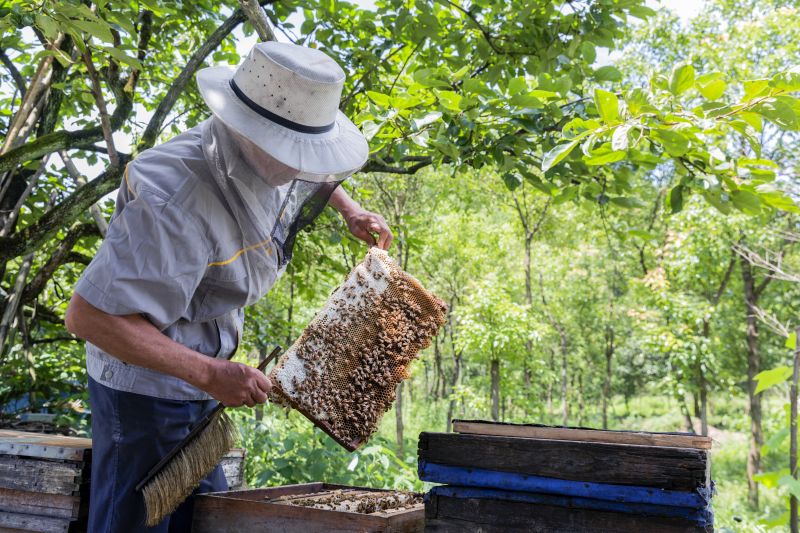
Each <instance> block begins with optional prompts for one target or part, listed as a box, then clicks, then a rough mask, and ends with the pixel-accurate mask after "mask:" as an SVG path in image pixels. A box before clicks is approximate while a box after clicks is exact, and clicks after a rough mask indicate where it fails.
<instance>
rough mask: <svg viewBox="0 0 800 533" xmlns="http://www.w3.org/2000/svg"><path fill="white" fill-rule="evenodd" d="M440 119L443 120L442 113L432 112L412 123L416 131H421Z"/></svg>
mask: <svg viewBox="0 0 800 533" xmlns="http://www.w3.org/2000/svg"><path fill="white" fill-rule="evenodd" d="M440 118H442V113H441V111H431V112H430V113H427V114H426V115H424V116H422V117H419V118H415V119H413V120H412V121H411V122H412V123H413V124H414V129H416V130H421V129H422V128H424V127H425V126H427V125H429V124H433V123H434V122H436V121H437V120H439V119H440Z"/></svg>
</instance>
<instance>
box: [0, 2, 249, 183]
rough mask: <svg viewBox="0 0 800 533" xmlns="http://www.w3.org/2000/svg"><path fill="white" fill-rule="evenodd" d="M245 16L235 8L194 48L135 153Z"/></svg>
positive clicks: (145, 145)
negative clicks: (210, 56)
mask: <svg viewBox="0 0 800 533" xmlns="http://www.w3.org/2000/svg"><path fill="white" fill-rule="evenodd" d="M245 18H246V17H245V14H244V11H243V10H242V9H241V8H240V9H237V10H236V11H234V12H233V14H232V15H231V16H230V17H228V18H227V19H226V20H225V22H223V23H222V25H221V26H220V27H218V28H217V29H216V30H214V33H212V34H211V36H210V37H209V38H208V39H206V41H205V42H204V43H203V44H201V45H200V47H199V48H198V49H197V50H195V52H194V54H192V57H190V58H189V61H188V62H187V63H186V66H185V67H183V70H182V71H181V73H180V74H178V77H177V78H175V81H173V82H172V86H170V88H169V90H168V91H167V94H166V96H164V99H163V100H161V102H160V103H159V104H158V107H157V108H156V111H155V113H153V117H152V118H151V119H150V122H149V123H148V124H147V128H145V130H144V133H143V134H142V138H141V141H140V142H139V145H138V146H137V147H136V152H137V153H138V152H142V151H143V150H146V149H147V148H150V147H151V146H153V145H154V144H155V143H156V140H157V138H158V133H159V132H160V131H161V124H163V122H164V120H165V119H166V118H167V115H168V114H169V112H170V111H171V110H172V107H173V106H174V105H175V102H177V101H178V98H179V97H180V95H181V94H182V93H183V90H184V89H185V88H186V85H187V84H188V83H189V82H190V81H191V80H192V77H193V76H194V73H195V72H196V71H197V69H198V68H200V65H202V64H203V61H205V59H206V57H208V55H209V54H210V53H211V52H213V51H214V49H216V48H217V47H218V46H219V45H220V43H222V41H223V40H224V39H225V38H226V37H227V36H228V34H230V33H231V32H232V31H233V30H234V28H236V27H237V26H238V25H239V24H241V23H242V22H244V21H245ZM0 170H2V168H0Z"/></svg>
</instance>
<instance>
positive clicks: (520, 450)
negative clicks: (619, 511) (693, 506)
mask: <svg viewBox="0 0 800 533" xmlns="http://www.w3.org/2000/svg"><path fill="white" fill-rule="evenodd" d="M419 458H420V460H422V461H427V462H430V463H437V464H442V465H451V466H460V467H467V468H469V467H471V468H482V469H487V470H496V471H500V472H515V473H519V474H528V475H534V476H544V477H552V478H556V479H566V480H572V481H586V482H595V483H612V484H621V485H635V486H644V487H655V488H663V489H670V490H685V491H691V490H695V489H696V488H700V487H707V486H708V485H709V474H710V462H709V459H708V454H707V453H706V452H705V451H702V450H694V449H689V448H667V447H661V446H633V445H628V444H607V443H598V442H575V441H558V440H545V439H524V438H518V437H494V436H486V435H465V434H453V433H421V434H420V438H419ZM431 481H436V480H431Z"/></svg>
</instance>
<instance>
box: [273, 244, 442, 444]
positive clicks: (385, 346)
mask: <svg viewBox="0 0 800 533" xmlns="http://www.w3.org/2000/svg"><path fill="white" fill-rule="evenodd" d="M445 313H446V306H445V304H444V303H443V302H442V301H441V300H439V299H438V298H437V297H436V296H434V295H433V294H432V293H430V292H428V291H427V290H425V288H424V287H423V286H422V285H421V284H420V283H419V282H418V281H417V280H416V279H414V278H413V277H412V276H410V275H409V274H407V273H405V272H404V271H403V270H402V269H400V268H399V267H398V266H397V264H396V263H395V262H394V261H392V259H391V258H390V257H389V256H388V254H387V253H386V252H384V251H383V250H380V249H379V248H372V249H371V250H370V251H369V253H368V254H367V256H366V258H365V259H364V260H363V261H362V262H361V263H360V264H358V265H357V266H356V267H355V268H354V269H353V270H352V271H351V272H350V274H349V275H348V276H347V278H346V279H345V281H344V283H342V284H341V285H340V286H339V287H337V288H336V289H335V290H334V291H333V293H332V294H331V296H330V297H329V298H328V300H327V302H326V303H325V305H324V307H323V308H322V310H321V311H320V312H319V313H318V314H317V316H316V317H314V319H313V320H312V321H311V323H310V324H309V325H308V326H307V327H306V329H305V330H304V331H303V333H302V334H301V335H300V337H299V338H298V339H297V340H296V341H295V342H294V344H292V346H291V347H290V348H289V350H287V351H286V353H284V354H283V356H282V357H281V359H280V360H279V361H278V364H277V365H276V367H275V368H274V369H273V371H272V372H271V373H270V377H271V378H272V380H273V383H275V385H276V388H278V389H280V391H281V393H282V394H283V396H285V397H286V398H288V399H289V400H291V402H288V403H293V404H294V405H293V407H298V408H300V410H301V411H302V412H304V414H306V416H308V417H309V418H310V419H311V420H312V421H313V422H314V423H315V424H317V425H318V426H320V427H323V429H325V430H326V431H328V432H329V433H330V434H332V436H334V437H335V438H336V439H337V440H340V441H341V442H343V443H352V444H353V447H355V446H357V445H358V444H360V443H362V442H365V441H366V440H367V439H368V438H369V436H370V435H371V434H372V433H374V432H375V430H376V429H377V426H378V422H380V419H381V417H382V416H383V414H384V413H385V412H386V411H387V410H388V409H389V408H390V407H391V406H392V403H394V400H395V390H396V387H397V384H398V383H400V382H401V381H402V380H404V379H406V378H408V375H409V374H408V371H409V369H408V367H409V364H410V363H411V361H412V360H414V359H415V358H416V357H417V355H418V353H419V351H420V350H422V349H424V348H426V347H427V346H429V345H430V343H431V340H432V339H433V337H434V336H435V335H436V333H437V332H438V330H439V328H440V327H441V326H442V325H443V324H444V321H445ZM278 399H279V400H280V398H278Z"/></svg>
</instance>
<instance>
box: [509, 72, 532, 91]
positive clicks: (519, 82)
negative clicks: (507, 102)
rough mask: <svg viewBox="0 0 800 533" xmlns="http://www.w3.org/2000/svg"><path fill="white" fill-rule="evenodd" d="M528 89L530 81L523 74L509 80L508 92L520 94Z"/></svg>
mask: <svg viewBox="0 0 800 533" xmlns="http://www.w3.org/2000/svg"><path fill="white" fill-rule="evenodd" d="M527 90H528V81H527V80H526V79H525V78H524V77H523V76H519V77H516V78H512V79H511V81H509V82H508V92H509V94H511V95H515V94H519V93H521V92H524V91H527Z"/></svg>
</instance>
